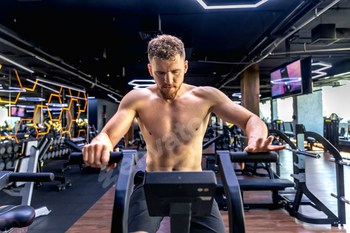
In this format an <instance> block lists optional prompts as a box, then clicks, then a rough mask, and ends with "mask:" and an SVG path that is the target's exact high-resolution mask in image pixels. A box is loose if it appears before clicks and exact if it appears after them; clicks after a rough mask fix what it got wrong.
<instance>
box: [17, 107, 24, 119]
mask: <svg viewBox="0 0 350 233" xmlns="http://www.w3.org/2000/svg"><path fill="white" fill-rule="evenodd" d="M17 116H18V117H24V108H18V110H17Z"/></svg>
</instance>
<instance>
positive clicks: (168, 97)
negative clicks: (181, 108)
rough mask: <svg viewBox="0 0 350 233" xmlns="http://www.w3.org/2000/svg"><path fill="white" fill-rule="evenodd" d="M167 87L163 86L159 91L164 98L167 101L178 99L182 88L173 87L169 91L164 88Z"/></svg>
mask: <svg viewBox="0 0 350 233" xmlns="http://www.w3.org/2000/svg"><path fill="white" fill-rule="evenodd" d="M166 86H167V85H163V86H162V87H161V88H160V89H159V91H160V93H161V94H162V96H163V98H164V99H166V100H172V99H174V98H175V97H176V95H177V92H178V91H179V89H180V87H177V86H172V87H173V88H172V89H171V90H170V91H169V90H164V87H166Z"/></svg>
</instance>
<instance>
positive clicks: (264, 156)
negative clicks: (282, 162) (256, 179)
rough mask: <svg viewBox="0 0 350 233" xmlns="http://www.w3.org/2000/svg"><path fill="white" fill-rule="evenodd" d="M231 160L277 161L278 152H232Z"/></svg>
mask: <svg viewBox="0 0 350 233" xmlns="http://www.w3.org/2000/svg"><path fill="white" fill-rule="evenodd" d="M230 157H231V162H272V163H274V162H277V161H278V154H277V153H276V152H260V153H249V152H230Z"/></svg>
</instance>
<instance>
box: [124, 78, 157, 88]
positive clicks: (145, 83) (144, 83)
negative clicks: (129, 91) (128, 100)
mask: <svg viewBox="0 0 350 233" xmlns="http://www.w3.org/2000/svg"><path fill="white" fill-rule="evenodd" d="M155 83H156V82H155V81H154V80H153V79H134V80H132V81H130V82H128V84H129V85H130V86H134V87H133V88H134V89H139V88H145V87H150V86H153V85H154V84H155Z"/></svg>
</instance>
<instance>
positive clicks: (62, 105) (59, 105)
mask: <svg viewBox="0 0 350 233" xmlns="http://www.w3.org/2000/svg"><path fill="white" fill-rule="evenodd" d="M46 105H47V106H52V107H60V108H66V107H68V104H56V103H46Z"/></svg>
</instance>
